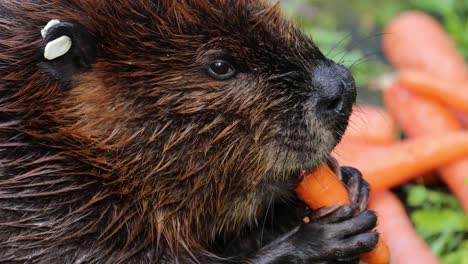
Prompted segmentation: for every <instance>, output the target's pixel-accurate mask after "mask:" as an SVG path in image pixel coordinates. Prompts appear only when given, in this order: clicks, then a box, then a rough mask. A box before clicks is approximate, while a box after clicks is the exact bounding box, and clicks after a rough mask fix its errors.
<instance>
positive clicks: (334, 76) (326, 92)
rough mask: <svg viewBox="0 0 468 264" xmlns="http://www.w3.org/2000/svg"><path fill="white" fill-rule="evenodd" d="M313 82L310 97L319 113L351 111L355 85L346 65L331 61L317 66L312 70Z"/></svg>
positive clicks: (354, 96) (354, 97) (354, 98)
mask: <svg viewBox="0 0 468 264" xmlns="http://www.w3.org/2000/svg"><path fill="white" fill-rule="evenodd" d="M313 83H314V86H315V88H316V90H315V93H314V94H313V96H312V97H313V98H314V100H313V101H314V102H315V109H316V111H317V112H318V113H319V114H323V115H330V114H336V113H343V112H347V111H351V108H352V105H353V103H354V102H355V100H356V86H355V84H354V78H353V76H352V75H351V72H350V71H349V70H348V69H347V68H346V67H344V66H342V65H339V64H336V63H334V62H331V61H330V62H329V63H326V64H323V65H320V66H317V67H316V68H315V69H314V72H313Z"/></svg>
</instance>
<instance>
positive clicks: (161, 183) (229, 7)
mask: <svg viewBox="0 0 468 264" xmlns="http://www.w3.org/2000/svg"><path fill="white" fill-rule="evenodd" d="M50 19H60V20H63V21H76V22H79V23H81V24H82V25H83V26H84V27H85V28H87V29H88V30H89V31H90V33H91V34H92V35H93V36H94V37H95V38H96V39H97V40H98V47H97V51H98V57H97V63H96V64H95V65H93V67H92V69H91V70H90V71H89V72H87V73H85V74H83V75H80V76H76V77H74V79H73V83H72V85H71V87H63V86H62V85H61V84H60V83H59V82H57V81H54V80H52V79H50V78H49V77H48V76H46V75H45V74H43V73H42V72H41V71H40V69H39V67H38V66H37V63H38V61H39V60H40V59H41V58H40V53H39V47H40V45H41V41H42V38H41V36H40V34H39V32H40V29H41V28H42V27H43V26H44V25H45V24H46V23H47V22H48V21H49V20H50ZM252 32H254V33H252ZM275 32H276V33H275ZM246 36H248V37H246ZM241 47H242V48H241ZM225 50H229V51H231V52H230V54H229V55H228V56H232V57H233V59H234V60H235V61H236V62H237V66H238V67H239V69H240V73H239V74H240V75H239V78H236V79H235V80H233V81H216V80H214V79H211V78H210V77H209V76H207V75H206V74H205V72H204V69H203V68H202V66H203V65H205V64H206V63H208V62H209V61H210V58H212V56H213V55H214V54H221V55H222V56H225V53H224V51H225ZM259 54H260V55H259ZM261 56H264V57H261ZM264 58H269V59H271V58H274V59H275V60H274V61H273V62H270V61H268V60H266V59H264ZM322 58H323V57H322V55H321V54H320V53H319V51H318V50H317V49H316V48H315V46H314V45H313V43H312V42H311V41H310V40H308V39H307V38H306V37H304V36H303V35H302V34H301V33H300V32H299V31H298V30H297V29H296V28H295V27H293V26H291V25H290V23H289V22H288V21H286V20H285V19H283V18H282V17H281V16H280V14H279V10H278V8H277V7H271V6H269V5H268V4H266V3H264V2H262V1H254V0H238V1H234V0H233V1H222V0H216V1H201V0H199V1H197V0H179V1H173V0H159V1H144V0H136V1H123V0H120V1H89V0H67V1H64V0H41V1H1V2H0V77H1V79H0V216H1V217H0V262H1V263H14V262H19V263H23V262H24V263H29V262H30V263H69V262H76V263H81V262H79V261H80V260H81V261H83V263H141V262H139V261H138V260H140V261H143V260H144V261H146V262H156V261H159V262H164V261H168V262H177V261H182V260H181V259H178V256H181V255H190V254H191V252H205V253H206V254H208V255H209V254H211V253H213V252H210V248H211V247H212V246H213V245H212V244H213V243H214V242H215V241H217V239H219V237H222V236H224V235H225V234H237V233H239V234H242V232H245V231H243V230H245V227H246V226H256V225H259V223H258V222H259V219H261V216H262V215H263V214H264V213H265V212H264V211H265V208H266V207H267V205H268V202H269V201H270V199H271V197H277V198H279V197H283V198H287V196H288V195H290V194H291V193H292V191H291V190H292V188H293V187H292V186H293V184H294V183H295V180H297V179H291V178H290V177H289V176H290V175H291V174H292V173H295V172H296V171H297V170H298V169H299V168H301V166H303V164H309V165H310V166H312V165H313V164H314V163H315V164H316V163H317V162H319V161H320V160H323V157H324V155H325V153H327V152H328V151H330V149H331V148H332V147H333V144H334V143H336V142H335V141H336V140H335V139H332V138H333V134H332V132H330V131H328V130H326V129H323V128H322V124H321V123H320V121H319V120H315V121H314V123H311V124H309V126H313V127H315V128H317V129H316V133H315V134H312V135H311V138H310V140H309V141H310V142H312V143H310V146H304V147H303V148H307V147H308V148H310V151H309V153H310V154H309V156H307V157H299V158H298V157H296V159H298V160H299V159H300V160H301V162H302V163H301V162H297V161H291V162H289V161H288V160H287V157H282V156H281V155H282V154H278V151H279V148H280V144H281V142H282V141H281V140H282V138H283V137H286V136H290V134H292V133H293V132H288V133H289V134H286V135H285V134H284V133H286V132H284V129H283V128H284V127H285V125H287V123H285V122H286V121H285V120H286V119H287V118H286V116H291V115H294V114H295V112H293V111H291V110H290V109H291V106H292V105H294V104H296V102H295V101H294V100H292V98H293V95H292V94H291V93H290V92H287V91H285V89H283V88H284V87H287V86H288V85H289V86H292V85H294V83H292V82H293V81H289V82H286V81H285V82H276V81H275V80H277V79H280V78H282V77H281V76H282V75H283V74H284V73H285V72H284V71H283V70H282V69H281V68H280V67H279V66H277V62H279V61H281V62H285V63H287V64H288V67H289V68H288V69H289V74H292V75H294V74H295V75H297V76H299V77H300V76H301V74H303V73H302V72H308V71H309V69H311V68H313V67H314V63H315V59H322ZM265 61H266V62H265ZM283 66H284V65H283ZM249 71H253V73H249ZM288 118H289V117H288ZM298 119H300V118H298ZM308 129H311V128H310V127H309V128H308ZM299 134H300V133H299ZM332 141H333V142H332ZM272 142H273V143H272ZM317 146H322V147H317ZM290 155H291V156H290V157H291V158H292V159H294V155H296V154H294V153H290ZM297 155H299V154H297ZM44 245H47V246H46V247H44ZM78 245H79V246H78ZM51 256H54V257H55V259H50V257H51ZM198 257H199V256H196V255H194V256H192V259H193V261H194V262H195V259H196V258H198Z"/></svg>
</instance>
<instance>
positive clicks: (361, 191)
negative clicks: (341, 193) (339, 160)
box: [341, 167, 370, 213]
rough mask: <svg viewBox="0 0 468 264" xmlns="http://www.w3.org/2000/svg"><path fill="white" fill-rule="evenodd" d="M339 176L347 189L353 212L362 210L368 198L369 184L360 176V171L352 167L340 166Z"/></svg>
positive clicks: (365, 206) (364, 208)
mask: <svg viewBox="0 0 468 264" xmlns="http://www.w3.org/2000/svg"><path fill="white" fill-rule="evenodd" d="M341 177H342V181H343V182H344V183H345V185H346V187H347V188H348V190H349V197H350V200H351V206H352V207H353V209H354V210H355V213H360V212H364V211H365V210H366V208H367V201H368V200H369V191H370V187H369V184H368V183H367V182H366V181H365V180H364V178H362V175H361V172H359V171H358V170H357V169H355V168H352V167H341Z"/></svg>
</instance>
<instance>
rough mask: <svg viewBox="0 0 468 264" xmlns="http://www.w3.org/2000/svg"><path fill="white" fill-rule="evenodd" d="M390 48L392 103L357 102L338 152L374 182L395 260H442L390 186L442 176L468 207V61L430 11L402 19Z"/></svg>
mask: <svg viewBox="0 0 468 264" xmlns="http://www.w3.org/2000/svg"><path fill="white" fill-rule="evenodd" d="M383 49H384V52H385V55H386V57H387V59H388V61H389V62H390V63H391V64H392V65H393V66H394V68H395V72H396V73H395V74H393V75H392V76H391V77H390V78H385V79H386V81H385V82H381V84H380V88H382V92H383V99H384V100H383V101H384V105H385V108H381V107H377V106H370V105H357V106H355V109H354V111H353V114H352V116H351V119H350V124H349V126H348V129H347V131H346V133H345V135H344V136H343V139H342V141H341V142H340V144H339V145H338V146H337V147H336V148H335V150H334V151H333V153H332V155H333V156H334V157H335V158H336V159H337V160H338V162H339V163H340V164H341V165H346V166H353V167H356V168H358V169H359V170H360V171H361V172H362V174H363V177H364V178H365V179H366V180H367V181H368V182H369V183H370V185H371V191H372V193H371V199H370V203H369V208H370V209H372V210H375V211H376V212H377V214H378V217H379V222H378V226H377V230H378V232H380V234H381V237H382V238H383V240H384V241H386V242H387V244H388V247H389V250H390V253H391V263H396V264H400V263H439V261H438V260H437V258H436V257H434V256H433V255H432V254H431V252H430V250H429V248H428V246H427V245H425V243H424V242H423V241H422V240H421V239H420V238H418V236H417V234H416V232H415V231H414V230H413V227H412V225H411V222H410V221H409V218H408V216H407V215H406V212H405V210H404V207H403V205H402V204H401V202H400V201H399V200H398V199H397V198H396V197H395V196H394V195H393V194H392V193H391V192H390V191H388V190H389V189H390V188H393V187H396V186H399V185H401V184H403V183H406V182H409V181H423V183H429V182H434V181H442V182H443V183H445V184H446V186H447V187H448V189H449V190H450V191H451V192H452V193H453V194H454V195H455V196H456V197H457V198H458V200H459V201H460V203H461V205H462V206H463V208H464V210H465V212H468V73H467V67H466V64H465V61H464V59H463V57H462V56H461V55H460V54H459V53H458V51H457V49H456V47H455V44H454V43H453V41H452V40H451V39H450V37H449V36H448V34H447V33H446V32H445V31H444V29H443V27H442V26H441V25H440V24H439V23H438V22H437V21H436V20H435V19H434V18H432V17H431V16H429V15H426V14H424V13H422V12H413V11H412V12H406V13H403V14H401V15H400V16H398V17H396V18H394V20H393V21H392V22H391V23H390V24H389V25H388V26H387V27H386V29H385V32H384V34H383ZM402 132H403V133H404V135H405V136H406V137H405V138H404V139H401V137H400V135H401V134H402ZM319 185H320V184H319ZM301 192H307V191H304V190H302V191H301ZM314 193H315V195H316V193H317V190H314V191H312V190H309V193H308V194H306V196H307V195H308V196H313V195H314ZM299 196H300V197H303V196H301V195H299ZM326 205H330V204H326ZM309 206H311V207H312V205H311V204H309ZM323 206H325V205H323ZM312 208H313V207H312ZM369 263H372V262H369ZM373 263H378V262H373Z"/></svg>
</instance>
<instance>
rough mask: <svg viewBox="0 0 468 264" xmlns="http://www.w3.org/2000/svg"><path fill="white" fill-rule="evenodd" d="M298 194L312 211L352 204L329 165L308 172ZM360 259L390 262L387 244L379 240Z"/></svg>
mask: <svg viewBox="0 0 468 264" xmlns="http://www.w3.org/2000/svg"><path fill="white" fill-rule="evenodd" d="M296 192H297V194H298V196H299V198H301V199H302V200H303V201H304V202H305V203H306V204H307V205H308V206H309V207H310V208H312V209H319V208H321V207H326V206H332V205H345V204H350V200H349V193H348V190H347V189H346V187H345V186H344V185H343V183H342V182H341V180H340V179H339V178H338V176H337V175H336V174H335V172H333V171H332V169H330V167H329V166H328V165H327V164H323V165H321V166H319V167H317V168H316V169H314V170H312V171H309V172H306V175H305V177H304V179H303V180H302V181H301V183H300V184H299V185H298V187H297V189H296ZM360 259H361V260H363V261H365V262H367V263H369V264H385V263H389V262H390V253H389V251H388V248H387V246H386V244H385V243H384V242H383V240H382V239H381V238H379V240H378V242H377V245H376V246H375V248H374V249H373V250H372V251H370V252H368V253H365V254H362V255H361V256H360Z"/></svg>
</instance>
